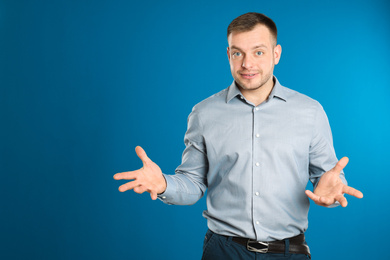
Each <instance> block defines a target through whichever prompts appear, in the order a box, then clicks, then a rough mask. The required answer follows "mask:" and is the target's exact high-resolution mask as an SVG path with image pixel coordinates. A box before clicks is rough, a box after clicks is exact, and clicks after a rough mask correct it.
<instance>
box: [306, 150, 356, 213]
mask: <svg viewBox="0 0 390 260" xmlns="http://www.w3.org/2000/svg"><path fill="white" fill-rule="evenodd" d="M348 161H349V159H348V158H347V157H343V158H341V159H340V161H338V163H337V164H336V166H335V167H334V168H333V169H331V170H330V171H327V172H325V173H324V174H323V175H322V177H321V179H320V181H319V182H318V185H317V187H316V189H315V190H314V193H313V192H311V191H309V190H306V192H305V193H306V195H307V196H308V197H309V198H310V199H312V200H313V201H314V202H315V203H316V204H317V205H320V206H324V207H327V206H330V205H332V204H333V203H335V202H336V201H338V202H339V203H340V205H341V206H342V207H346V206H347V204H348V202H347V199H346V198H345V197H344V194H349V195H351V196H354V197H356V198H359V199H361V198H363V193H362V192H360V191H358V190H357V189H354V188H352V187H349V186H347V185H345V184H344V183H343V182H342V181H341V178H340V172H341V171H342V170H343V169H344V167H345V166H346V165H347V164H348Z"/></svg>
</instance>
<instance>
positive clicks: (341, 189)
mask: <svg viewBox="0 0 390 260" xmlns="http://www.w3.org/2000/svg"><path fill="white" fill-rule="evenodd" d="M313 122H314V127H313V129H314V130H313V137H312V141H311V145H310V152H309V160H310V161H309V174H310V180H311V181H312V183H313V186H314V193H313V192H311V191H308V190H307V191H306V195H307V196H308V197H309V198H310V199H312V200H313V201H314V202H315V203H316V204H318V205H321V206H325V207H329V206H332V205H337V204H336V203H337V202H339V203H340V204H341V206H343V207H345V206H347V200H346V199H345V197H344V195H343V194H344V193H347V194H349V195H352V196H355V197H357V198H362V197H363V194H362V193H361V192H360V191H358V190H356V189H353V188H351V187H349V186H347V181H346V180H345V177H344V172H343V169H344V167H345V166H346V165H347V163H348V158H346V157H345V158H342V159H341V160H340V161H339V162H338V161H337V158H336V154H335V151H334V148H333V138H332V133H331V130H330V126H329V122H328V118H327V116H326V114H325V111H324V110H323V108H322V107H321V106H320V105H319V104H318V108H317V111H316V116H315V118H314V120H313Z"/></svg>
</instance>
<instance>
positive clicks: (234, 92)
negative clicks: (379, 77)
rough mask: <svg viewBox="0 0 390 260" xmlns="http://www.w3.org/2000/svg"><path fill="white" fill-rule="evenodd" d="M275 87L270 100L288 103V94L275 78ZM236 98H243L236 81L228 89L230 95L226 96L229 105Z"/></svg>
mask: <svg viewBox="0 0 390 260" xmlns="http://www.w3.org/2000/svg"><path fill="white" fill-rule="evenodd" d="M274 81H275V85H274V87H273V88H272V91H271V94H270V95H269V99H271V98H274V97H277V98H280V99H282V100H284V101H287V93H286V92H285V89H284V87H283V86H282V85H280V83H279V81H278V79H277V78H276V77H275V76H274ZM236 96H242V94H241V91H240V89H239V88H238V86H237V84H236V82H235V81H233V83H232V84H231V85H230V87H229V89H228V93H227V96H226V103H229V102H230V101H231V100H232V99H233V98H235V97H236Z"/></svg>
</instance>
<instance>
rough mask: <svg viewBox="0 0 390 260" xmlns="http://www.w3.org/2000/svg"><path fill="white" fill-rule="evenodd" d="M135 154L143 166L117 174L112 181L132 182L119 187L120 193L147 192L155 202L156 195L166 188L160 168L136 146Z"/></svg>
mask: <svg viewBox="0 0 390 260" xmlns="http://www.w3.org/2000/svg"><path fill="white" fill-rule="evenodd" d="M135 152H136V153H137V155H138V157H139V158H140V159H141V161H142V163H143V165H144V166H143V167H142V168H141V169H139V170H136V171H130V172H121V173H117V174H115V175H114V179H115V180H132V181H130V182H128V183H125V184H123V185H121V186H119V191H120V192H124V191H127V190H134V192H136V193H139V194H141V193H144V192H145V191H147V192H149V193H150V197H152V200H155V199H157V195H158V194H161V193H163V192H164V191H165V189H166V188H167V183H166V181H165V178H164V176H163V174H162V172H161V169H160V167H159V166H158V165H157V164H155V163H154V162H153V161H152V160H150V159H149V157H148V156H147V155H146V153H145V151H144V149H142V148H141V147H140V146H137V147H136V148H135Z"/></svg>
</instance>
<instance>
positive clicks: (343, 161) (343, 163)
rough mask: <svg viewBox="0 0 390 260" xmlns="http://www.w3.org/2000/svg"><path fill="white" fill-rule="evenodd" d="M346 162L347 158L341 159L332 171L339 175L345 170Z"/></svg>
mask: <svg viewBox="0 0 390 260" xmlns="http://www.w3.org/2000/svg"><path fill="white" fill-rule="evenodd" d="M348 162H349V159H348V157H343V158H341V159H340V161H338V162H337V164H336V166H335V167H334V168H333V171H335V172H337V173H340V172H341V171H342V170H343V169H344V168H345V166H347V164H348Z"/></svg>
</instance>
